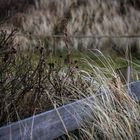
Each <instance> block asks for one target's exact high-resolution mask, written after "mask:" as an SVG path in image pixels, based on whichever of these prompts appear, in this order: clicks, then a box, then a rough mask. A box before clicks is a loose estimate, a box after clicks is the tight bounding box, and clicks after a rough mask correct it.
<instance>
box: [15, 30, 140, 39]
mask: <svg viewBox="0 0 140 140" xmlns="http://www.w3.org/2000/svg"><path fill="white" fill-rule="evenodd" d="M17 35H19V36H27V37H35V38H39V37H41V36H44V37H46V38H98V39H102V38H140V34H132V35H65V34H58V35H34V34H32V33H28V32H23V34H22V33H17Z"/></svg>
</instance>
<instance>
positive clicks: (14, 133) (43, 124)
mask: <svg viewBox="0 0 140 140" xmlns="http://www.w3.org/2000/svg"><path fill="white" fill-rule="evenodd" d="M83 101H84V100H80V101H77V102H74V103H72V104H69V105H65V106H62V107H59V108H58V109H57V110H56V109H53V110H51V111H47V112H45V113H41V114H39V115H36V116H33V117H30V118H28V119H25V120H21V121H19V122H16V123H13V124H11V125H8V126H6V127H2V128H0V140H39V139H40V140H53V139H54V138H57V137H59V136H61V135H63V134H66V133H67V131H72V130H75V129H77V128H79V127H80V125H81V121H82V118H83V117H85V116H86V117H87V115H86V113H87V110H88V111H89V110H90V108H87V107H86V106H85V105H84V104H83ZM58 112H59V113H58ZM60 116H61V117H60ZM62 120H63V121H62Z"/></svg>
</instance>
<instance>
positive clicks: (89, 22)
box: [7, 0, 140, 52]
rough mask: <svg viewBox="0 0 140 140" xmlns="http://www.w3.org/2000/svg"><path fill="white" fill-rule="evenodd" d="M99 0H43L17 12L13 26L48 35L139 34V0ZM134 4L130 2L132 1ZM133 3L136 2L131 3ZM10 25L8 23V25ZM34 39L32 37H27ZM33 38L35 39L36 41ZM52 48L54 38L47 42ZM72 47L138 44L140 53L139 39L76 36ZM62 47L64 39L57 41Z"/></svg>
mask: <svg viewBox="0 0 140 140" xmlns="http://www.w3.org/2000/svg"><path fill="white" fill-rule="evenodd" d="M135 2H136V3H135V6H134V2H132V1H126V2H121V1H112V0H109V1H108V2H104V1H98V0H87V1H86V2H85V1H82V0H69V1H67V0H62V1H61V2H57V1H55V0H51V1H49V0H41V1H40V3H37V2H36V8H33V7H32V8H29V9H27V10H26V13H25V12H23V13H18V14H15V15H14V16H13V17H12V18H11V19H10V21H9V20H8V22H7V23H10V26H12V25H13V26H14V27H18V28H19V29H20V30H21V34H22V35H23V36H24V35H25V36H26V37H27V33H29V32H30V33H31V34H32V35H31V36H32V38H34V37H33V36H37V37H40V38H43V39H44V38H45V36H48V35H54V34H65V33H66V34H68V35H133V34H136V35H137V34H140V28H139V21H140V12H139V8H136V7H137V6H138V5H139V2H138V1H135ZM130 3H131V4H130ZM132 3H133V4H132ZM7 26H9V25H7ZM27 39H28V40H29V41H31V42H32V39H31V38H27ZM33 41H34V40H33ZM48 42H49V44H50V47H51V44H52V41H51V40H49V41H48ZM72 42H73V47H74V48H76V49H77V48H79V46H81V47H84V48H98V49H101V48H105V49H106V48H123V49H125V48H126V46H127V45H128V44H129V46H132V47H136V48H137V49H138V50H137V52H139V46H140V41H139V39H129V38H128V39H127V38H124V39H111V38H107V39H106V38H105V39H99V38H96V39H84V40H82V39H73V40H72ZM57 44H59V47H60V48H64V45H63V39H59V40H57Z"/></svg>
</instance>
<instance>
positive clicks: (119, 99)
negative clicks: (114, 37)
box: [62, 55, 140, 140]
mask: <svg viewBox="0 0 140 140" xmlns="http://www.w3.org/2000/svg"><path fill="white" fill-rule="evenodd" d="M102 57H103V58H104V60H103V61H102V60H101V59H100V60H101V61H102V63H103V65H104V67H101V66H100V65H98V64H97V63H96V62H95V61H94V60H91V59H87V58H86V59H84V63H86V64H87V65H88V68H89V69H90V70H89V71H87V70H82V73H84V75H86V77H88V78H89V79H90V80H88V90H87V92H88V94H89V95H90V96H92V100H87V101H85V105H86V106H88V107H89V108H90V109H89V110H86V111H84V110H83V111H84V113H86V114H87V116H88V117H86V118H84V120H83V125H82V127H81V128H79V130H76V131H75V132H71V133H69V135H70V136H69V137H70V138H71V139H72V140H76V139H81V140H86V139H89V140H100V139H103V140H111V139H139V136H140V134H139V132H140V120H139V118H140V110H139V104H138V103H136V102H135V101H134V100H133V99H131V98H130V97H129V96H128V93H127V92H126V90H125V89H124V87H123V83H122V82H121V80H120V77H119V76H118V75H117V73H116V72H115V70H114V68H113V65H114V62H113V61H112V60H111V59H108V58H106V57H104V56H103V55H102ZM92 79H94V80H95V81H96V85H99V87H100V88H99V90H97V91H94V89H95V87H94V84H93V82H92ZM89 81H90V82H89ZM77 91H78V92H79V93H78V94H79V95H82V94H85V93H83V91H82V90H81V89H78V90H77ZM99 95H100V96H99ZM79 119H80V118H79ZM81 119H83V118H81ZM62 139H67V137H66V136H63V137H62Z"/></svg>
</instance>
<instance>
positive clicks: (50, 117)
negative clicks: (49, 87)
mask: <svg viewBox="0 0 140 140" xmlns="http://www.w3.org/2000/svg"><path fill="white" fill-rule="evenodd" d="M125 88H126V89H127V90H128V93H129V95H130V96H131V97H135V98H134V99H135V100H136V101H138V102H140V81H137V82H132V83H130V84H129V86H125ZM100 92H103V91H102V90H101V91H100ZM101 95H103V96H104V93H101V94H100V95H99V96H101ZM86 100H88V101H91V100H93V97H92V96H91V97H89V98H86V99H83V100H79V101H76V102H74V103H71V104H68V105H65V106H62V107H59V108H58V109H57V110H56V109H53V110H51V111H47V112H45V113H41V114H39V115H36V116H33V117H30V118H28V119H25V120H21V121H18V122H16V123H13V124H10V125H8V126H5V127H2V128H0V140H39V139H40V140H53V139H54V138H57V137H59V136H61V135H63V134H66V133H67V131H72V130H75V129H77V128H79V127H80V126H81V124H82V120H83V119H84V118H85V117H86V118H88V114H89V112H90V111H91V108H90V107H89V106H87V105H86V104H85V101H86Z"/></svg>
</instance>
